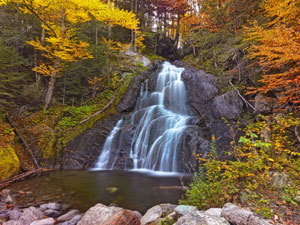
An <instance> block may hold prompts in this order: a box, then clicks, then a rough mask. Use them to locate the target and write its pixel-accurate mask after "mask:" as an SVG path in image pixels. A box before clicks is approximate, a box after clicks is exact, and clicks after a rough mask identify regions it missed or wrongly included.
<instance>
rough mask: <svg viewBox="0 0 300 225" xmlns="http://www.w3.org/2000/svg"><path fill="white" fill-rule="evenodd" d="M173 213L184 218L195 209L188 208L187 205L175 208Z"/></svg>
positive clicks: (195, 208) (195, 209)
mask: <svg viewBox="0 0 300 225" xmlns="http://www.w3.org/2000/svg"><path fill="white" fill-rule="evenodd" d="M174 211H175V212H176V213H178V214H179V215H181V216H184V215H186V214H189V213H192V212H194V211H197V207H195V206H189V205H179V206H177V207H176V208H175V209H174Z"/></svg>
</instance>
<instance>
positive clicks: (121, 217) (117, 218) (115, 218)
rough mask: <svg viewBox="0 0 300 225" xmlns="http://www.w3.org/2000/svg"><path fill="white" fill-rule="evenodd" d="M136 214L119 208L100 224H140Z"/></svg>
mask: <svg viewBox="0 0 300 225" xmlns="http://www.w3.org/2000/svg"><path fill="white" fill-rule="evenodd" d="M140 224H141V221H140V219H139V218H138V217H137V215H136V214H135V213H134V212H132V211H130V210H125V209H123V210H120V211H119V212H117V213H115V214H114V215H112V216H111V217H109V218H108V219H107V220H106V221H105V222H104V223H103V224H102V225H140Z"/></svg>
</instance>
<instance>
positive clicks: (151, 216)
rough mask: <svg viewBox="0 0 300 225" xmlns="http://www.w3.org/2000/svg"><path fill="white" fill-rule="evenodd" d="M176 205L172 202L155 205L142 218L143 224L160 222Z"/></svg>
mask: <svg viewBox="0 0 300 225" xmlns="http://www.w3.org/2000/svg"><path fill="white" fill-rule="evenodd" d="M175 207H176V205H172V204H160V205H156V206H153V207H152V208H150V209H149V210H148V211H147V212H146V214H145V215H144V216H143V217H142V219H141V224H142V225H150V224H151V225H152V224H159V222H160V220H161V219H162V218H163V217H165V216H166V215H169V214H170V213H171V212H172V211H173V210H174V209H175Z"/></svg>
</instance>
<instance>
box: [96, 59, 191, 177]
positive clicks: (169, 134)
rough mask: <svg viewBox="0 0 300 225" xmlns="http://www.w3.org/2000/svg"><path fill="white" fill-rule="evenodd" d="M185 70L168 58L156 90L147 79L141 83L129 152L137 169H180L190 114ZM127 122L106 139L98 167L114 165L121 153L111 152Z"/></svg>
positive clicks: (132, 121) (120, 123) (118, 125)
mask: <svg viewBox="0 0 300 225" xmlns="http://www.w3.org/2000/svg"><path fill="white" fill-rule="evenodd" d="M183 71H184V68H178V67H175V66H173V65H171V64H170V63H168V62H165V63H164V64H163V69H162V71H161V72H160V73H159V75H158V78H157V84H156V88H155V92H152V93H150V92H148V82H147V81H146V82H145V83H144V84H143V85H142V87H141V93H140V97H139V98H138V101H137V104H136V109H135V112H134V113H133V114H132V116H131V118H130V121H129V123H130V125H134V126H135V127H136V129H135V131H134V137H133V141H132V143H131V147H130V154H129V158H131V159H133V162H134V169H135V170H136V169H141V170H145V169H147V170H153V171H161V172H177V171H178V161H179V160H180V159H179V158H178V157H179V151H180V146H179V145H180V141H181V136H182V134H183V132H184V130H185V128H186V122H187V120H188V118H190V117H189V116H188V115H187V108H186V107H187V98H186V89H185V86H184V82H183V81H182V80H181V74H182V72H183ZM123 123H124V121H123V120H120V121H119V122H118V123H117V125H116V126H115V128H114V129H113V130H112V132H111V133H110V135H109V137H108V138H107V139H106V141H105V144H104V147H103V150H102V153H101V155H100V156H99V158H98V161H97V163H96V165H95V168H94V169H113V168H114V164H115V162H116V160H117V157H118V156H116V155H113V154H111V153H112V144H113V142H114V139H115V138H117V136H118V135H119V134H118V131H119V130H120V129H122V126H123ZM109 164H111V165H109Z"/></svg>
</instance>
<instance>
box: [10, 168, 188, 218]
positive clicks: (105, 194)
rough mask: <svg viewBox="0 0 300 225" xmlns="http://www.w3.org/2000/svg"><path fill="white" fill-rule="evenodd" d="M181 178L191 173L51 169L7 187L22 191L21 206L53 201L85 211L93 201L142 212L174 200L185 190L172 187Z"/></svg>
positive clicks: (175, 202) (185, 177)
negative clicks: (184, 174) (183, 174)
mask: <svg viewBox="0 0 300 225" xmlns="http://www.w3.org/2000/svg"><path fill="white" fill-rule="evenodd" d="M181 180H183V181H184V183H185V185H187V184H188V182H189V181H190V177H187V176H182V175H179V174H178V175H174V174H172V175H170V174H151V173H141V172H134V171H53V172H49V173H46V174H44V175H42V176H40V177H36V178H32V179H28V180H26V181H23V182H20V183H16V184H13V185H12V186H11V187H10V188H11V189H12V190H14V191H15V192H18V193H21V194H18V195H17V197H16V199H17V204H18V205H19V206H21V207H22V206H23V207H26V206H28V205H38V204H41V203H44V202H53V201H54V202H60V203H66V204H70V205H72V207H73V208H76V209H79V210H81V211H82V212H84V211H86V210H87V209H88V208H90V207H91V206H93V205H95V204H96V203H102V204H105V205H109V204H111V203H115V204H117V205H118V206H120V207H123V208H127V209H132V210H138V211H140V212H141V213H145V212H146V211H147V209H149V208H150V207H152V206H154V205H157V204H160V203H173V204H177V203H178V200H179V199H180V198H181V196H182V195H183V194H184V191H183V190H180V189H178V188H176V187H175V186H180V185H181V182H182V181H181ZM23 192H24V193H25V194H23Z"/></svg>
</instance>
